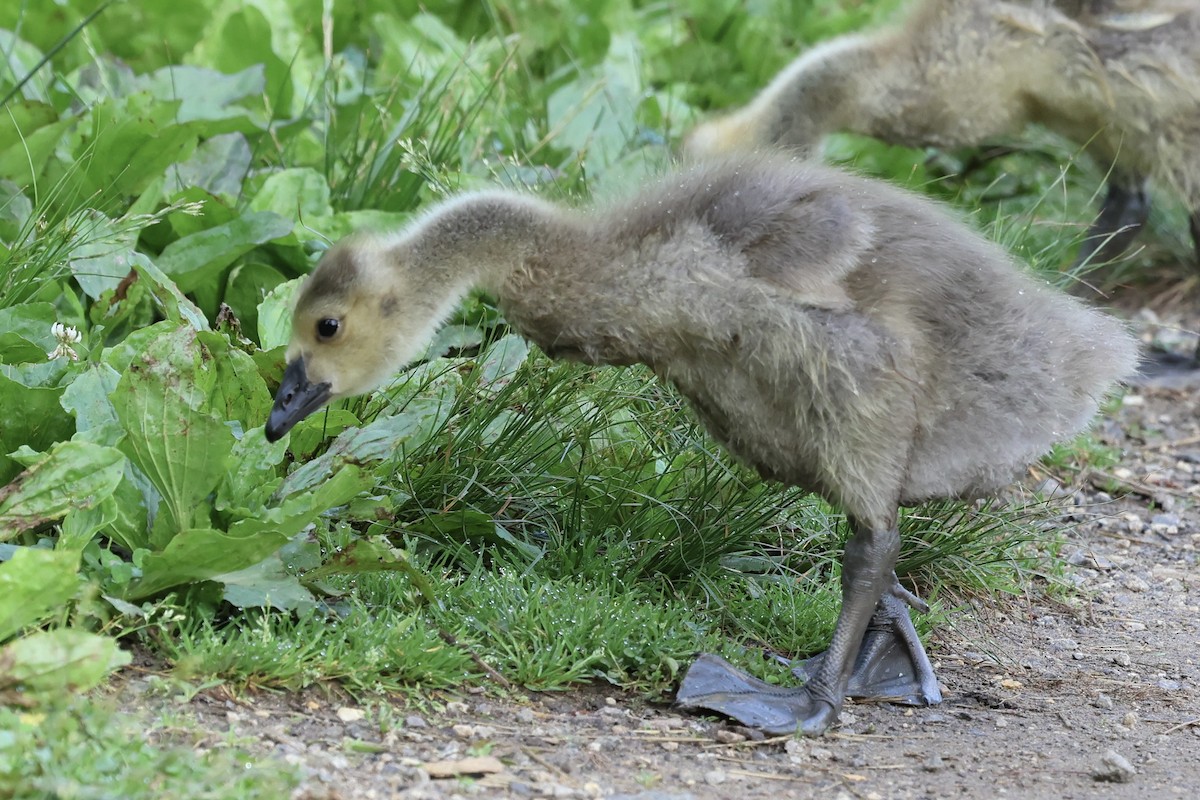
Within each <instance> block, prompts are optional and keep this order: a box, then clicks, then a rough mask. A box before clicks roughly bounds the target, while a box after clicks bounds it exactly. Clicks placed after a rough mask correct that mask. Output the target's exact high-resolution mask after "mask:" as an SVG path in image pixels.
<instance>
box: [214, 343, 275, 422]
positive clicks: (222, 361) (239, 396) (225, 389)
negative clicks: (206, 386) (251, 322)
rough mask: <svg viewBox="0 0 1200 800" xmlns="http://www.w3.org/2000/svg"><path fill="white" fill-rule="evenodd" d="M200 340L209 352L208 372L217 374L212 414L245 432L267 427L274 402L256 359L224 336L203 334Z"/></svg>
mask: <svg viewBox="0 0 1200 800" xmlns="http://www.w3.org/2000/svg"><path fill="white" fill-rule="evenodd" d="M196 340H197V342H198V343H199V344H200V345H201V346H202V347H204V348H205V349H206V350H207V352H208V359H209V360H208V361H207V362H206V368H207V369H211V370H215V371H216V375H215V379H214V380H213V382H212V389H211V391H210V392H209V396H208V406H207V407H208V409H209V411H210V412H211V413H212V414H214V415H215V416H216V417H217V419H220V420H225V421H229V420H238V421H239V422H241V423H242V430H244V431H246V430H250V429H251V428H255V427H259V426H261V425H263V424H264V422H265V420H266V418H267V414H268V413H269V412H270V410H271V402H272V399H271V393H270V392H268V391H267V385H266V384H265V383H263V379H262V377H261V376H260V375H259V374H258V367H256V366H255V364H254V359H252V358H251V357H250V356H249V355H247V354H246V353H245V352H243V351H242V350H239V349H237V348H236V347H232V346H230V344H229V339H228V338H226V336H225V335H224V334H220V333H213V332H211V331H202V332H200V333H198V334H197V335H196Z"/></svg>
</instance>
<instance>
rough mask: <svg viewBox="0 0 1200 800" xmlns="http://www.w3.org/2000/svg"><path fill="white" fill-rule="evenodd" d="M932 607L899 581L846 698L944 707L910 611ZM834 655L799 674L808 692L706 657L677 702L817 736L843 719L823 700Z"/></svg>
mask: <svg viewBox="0 0 1200 800" xmlns="http://www.w3.org/2000/svg"><path fill="white" fill-rule="evenodd" d="M909 608H914V609H917V610H918V611H928V610H929V607H928V606H927V605H926V604H925V603H924V602H922V601H921V600H920V599H919V598H918V597H917V596H916V595H914V594H912V593H911V592H909V591H908V590H907V589H905V588H904V587H903V586H901V585H900V583H899V581H897V580H896V579H895V576H894V575H893V576H892V585H891V587H890V588H889V589H887V590H886V591H884V593H883V595H882V597H880V599H879V602H878V604H877V605H876V607H875V612H874V614H873V615H872V616H871V621H870V623H869V624H868V626H867V628H866V632H865V633H864V634H863V637H862V640H861V646H860V648H859V649H858V653H857V655H856V656H855V658H854V662H853V669H852V671H851V672H850V675H849V681H848V683H847V684H846V689H845V692H844V694H845V696H848V697H855V698H870V699H872V700H880V701H887V702H895V703H903V704H906V705H934V704H936V703H940V702H941V701H942V692H941V688H940V687H939V686H938V682H937V677H936V676H935V675H934V674H933V665H932V664H930V662H929V656H927V655H926V654H925V648H924V647H922V646H921V640H920V639H919V638H918V637H917V631H916V628H915V627H913V624H912V619H911V618H910V617H909V615H908V609H909ZM827 656H828V651H826V652H825V653H821V654H819V655H817V656H814V657H813V658H810V659H808V660H807V661H805V662H803V663H802V664H801V665H799V666H797V667H796V668H795V669H794V670H793V672H794V673H795V674H796V676H797V677H799V678H801V679H803V680H804V681H805V684H804V685H803V686H800V687H796V688H782V687H779V686H772V685H771V684H769V683H764V682H763V681H760V680H758V679H757V678H754V677H752V676H750V675H748V674H746V673H745V672H742V671H741V670H739V669H737V668H736V667H734V666H733V665H732V664H730V663H729V662H728V661H726V660H724V659H723V658H720V657H718V656H714V655H707V654H706V655H701V656H700V657H699V658H697V659H696V661H695V662H694V663H693V664H692V666H691V667H690V668H689V669H688V671H687V674H685V675H684V677H683V682H682V683H681V684H680V686H679V692H678V694H677V695H676V697H675V702H676V703H677V704H678V705H680V706H683V707H684V708H703V709H706V710H709V711H716V712H718V713H720V714H724V715H725V716H727V717H732V718H733V719H736V720H737V721H738V722H740V723H742V724H743V725H747V726H749V727H752V728H758V729H760V730H763V731H765V732H767V733H770V734H785V733H792V732H794V731H797V730H799V731H801V732H802V733H805V734H808V735H817V734H820V733H823V732H824V731H825V730H827V729H828V728H829V727H830V726H831V725H832V724H833V722H834V721H835V720H836V719H837V712H838V710H839V708H840V706H841V700H842V698H841V697H836V698H834V697H822V696H821V691H820V688H819V687H821V686H822V685H828V682H827V681H822V680H820V677H819V676H820V674H821V673H822V671H824V672H826V673H828V672H830V671H831V670H832V669H833V668H834V666H835V665H834V664H829V663H826V662H827Z"/></svg>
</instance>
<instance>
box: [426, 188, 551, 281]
mask: <svg viewBox="0 0 1200 800" xmlns="http://www.w3.org/2000/svg"><path fill="white" fill-rule="evenodd" d="M559 215H560V212H559V211H558V210H557V209H555V207H554V206H552V205H550V204H549V203H546V202H544V201H542V200H539V199H537V198H535V197H529V196H527V195H522V194H518V193H516V192H504V191H488V192H478V193H473V194H468V195H464V196H462V197H459V198H455V199H453V200H450V201H447V202H445V203H443V204H441V205H439V206H437V207H436V208H434V209H433V210H432V211H431V212H430V213H429V214H428V215H427V216H426V217H425V219H424V220H422V221H421V222H420V223H418V224H417V225H416V226H415V228H414V229H413V233H412V235H411V237H410V238H408V241H407V242H405V245H406V246H407V247H406V249H407V255H408V256H409V257H410V258H412V259H413V261H414V263H415V264H416V265H417V266H418V268H420V270H421V271H422V272H424V273H425V274H427V275H431V276H434V277H435V279H437V280H442V281H444V283H443V286H446V287H453V289H454V290H455V293H456V294H460V296H461V295H465V294H466V293H467V292H469V291H470V290H471V289H472V288H476V287H478V288H482V289H485V290H487V291H489V292H491V293H493V294H496V293H497V292H498V290H499V288H500V286H501V285H503V283H504V282H505V281H506V280H507V279H508V277H509V276H510V275H511V274H512V273H513V272H514V271H515V270H517V269H520V268H521V266H522V265H523V264H524V263H525V262H526V260H527V259H528V258H529V257H530V256H532V255H533V254H535V253H537V252H538V251H539V250H541V249H542V248H543V246H544V243H545V241H546V240H547V239H548V238H549V237H551V236H553V235H554V232H555V230H556V228H557V227H558V226H557V222H558V219H559Z"/></svg>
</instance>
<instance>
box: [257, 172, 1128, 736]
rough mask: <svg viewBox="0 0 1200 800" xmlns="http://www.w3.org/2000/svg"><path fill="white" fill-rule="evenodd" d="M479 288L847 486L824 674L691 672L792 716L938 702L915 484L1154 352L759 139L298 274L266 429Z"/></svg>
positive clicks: (376, 379)
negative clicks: (795, 684)
mask: <svg viewBox="0 0 1200 800" xmlns="http://www.w3.org/2000/svg"><path fill="white" fill-rule="evenodd" d="M473 287H482V288H484V289H486V290H488V291H490V292H491V293H492V294H493V295H494V296H495V297H496V298H497V299H498V300H499V303H500V306H501V308H502V310H503V312H504V314H505V317H506V319H507V320H508V322H509V323H510V324H511V325H512V326H513V327H514V328H515V329H516V330H517V331H519V332H520V333H522V334H523V335H524V336H525V337H527V338H528V339H530V340H531V341H532V342H534V343H535V344H537V345H538V346H539V347H541V348H542V349H543V350H544V351H545V352H546V353H547V354H548V355H550V356H551V357H554V358H564V359H572V360H577V361H581V362H585V363H588V364H610V365H618V366H621V365H629V364H635V363H643V364H647V365H649V366H650V367H651V368H652V369H653V370H654V372H655V373H656V374H657V375H658V376H659V377H660V378H661V379H662V380H665V381H667V382H669V383H671V384H674V385H675V386H676V387H677V388H678V389H679V391H680V392H681V393H682V394H683V395H684V396H685V397H686V398H687V399H688V400H689V401H690V403H691V406H692V408H693V409H694V410H695V412H696V413H697V415H698V416H699V418H700V419H701V420H702V421H703V423H704V425H705V427H706V428H707V429H708V431H709V432H710V433H711V434H712V435H713V436H714V437H715V438H716V439H717V440H719V441H720V442H721V443H722V444H724V445H725V447H727V448H728V449H729V451H730V452H731V453H732V454H733V455H734V456H736V457H737V458H738V459H740V460H741V461H743V462H745V463H746V464H749V465H750V466H752V467H754V468H755V469H756V470H758V472H759V473H760V474H762V475H763V476H764V477H765V478H768V479H771V480H777V481H781V482H784V483H787V484H791V485H795V486H800V487H803V488H805V489H809V490H812V491H815V492H818V493H820V494H821V495H822V496H824V497H825V498H827V499H828V500H830V501H831V502H834V503H837V504H839V505H840V506H841V508H842V509H843V511H844V512H845V514H846V516H847V518H848V520H849V523H850V525H851V528H852V531H853V536H852V538H851V539H850V540H849V541H848V542H847V544H846V547H845V553H844V560H843V571H842V600H843V602H842V608H841V611H840V615H839V617H838V620H837V624H836V629H835V632H834V635H833V640H832V643H831V644H830V646H829V649H828V650H827V651H826V652H825V653H824V654H823V657H822V658H820V659H819V660H818V662H817V666H816V667H815V669H814V670H813V672H812V675H811V677H810V678H809V680H808V681H807V682H806V683H805V684H804V685H803V686H801V687H799V688H789V689H779V688H776V687H770V686H767V685H766V684H763V683H760V682H758V681H756V680H755V679H753V678H751V677H749V676H748V675H745V674H743V673H740V672H738V671H737V670H735V669H734V668H733V667H732V666H730V665H729V664H727V663H726V662H724V661H721V660H720V659H718V658H716V657H715V656H702V657H701V658H700V659H699V660H698V661H697V662H696V663H695V664H694V665H693V666H692V668H691V669H690V670H689V673H688V675H687V676H686V677H685V679H684V681H683V683H682V685H681V687H680V691H679V694H678V697H677V700H678V702H679V703H680V704H681V705H684V706H687V707H701V708H707V709H711V710H716V711H719V712H721V713H724V714H727V715H730V716H732V717H735V718H737V719H739V720H741V721H742V722H743V723H745V724H748V725H752V726H757V727H760V728H762V729H764V730H766V731H769V732H772V733H782V732H789V731H794V730H796V729H797V728H799V729H800V730H802V731H803V732H805V733H807V734H820V733H822V732H824V731H825V730H826V729H828V728H829V726H830V725H831V724H832V723H833V722H834V721H835V720H836V719H837V716H838V712H839V710H840V708H841V707H842V702H843V699H844V697H845V695H846V693H847V691H848V689H851V690H853V691H854V692H855V694H856V695H865V696H879V697H888V698H895V697H902V698H907V699H908V700H909V701H910V702H913V703H930V704H931V703H936V702H939V701H940V699H941V695H940V693H939V689H938V683H937V679H936V678H935V676H934V674H933V669H932V667H931V665H930V663H929V659H928V658H927V657H926V654H925V651H924V649H923V648H922V646H921V643H920V641H919V640H918V638H917V635H916V632H915V630H914V628H913V624H912V622H911V620H910V618H909V611H908V607H913V608H918V609H922V608H923V605H922V604H921V602H920V601H919V600H918V599H917V598H915V597H914V596H913V595H911V594H910V593H908V592H907V591H905V590H904V589H903V588H901V586H900V584H899V583H898V582H897V580H896V576H895V572H894V571H893V570H894V567H895V563H896V558H897V554H898V552H899V549H900V537H899V533H898V531H897V515H898V507H899V506H900V505H901V504H904V505H907V504H913V503H918V502H921V501H923V500H926V499H929V498H942V497H973V496H976V495H979V494H982V493H987V492H990V491H993V490H995V489H997V488H998V487H1003V486H1004V485H1006V484H1007V483H1008V482H1009V481H1011V480H1012V478H1013V476H1014V473H1016V472H1017V471H1018V470H1020V469H1021V468H1022V467H1023V466H1024V465H1026V464H1027V463H1028V462H1029V461H1031V460H1032V459H1035V458H1037V457H1038V456H1039V455H1040V454H1042V453H1044V452H1045V451H1046V450H1047V448H1049V447H1050V445H1051V444H1052V443H1053V442H1055V441H1057V440H1060V439H1062V438H1064V437H1067V436H1070V435H1071V434H1073V433H1075V432H1076V431H1078V430H1080V429H1081V428H1083V427H1084V426H1085V425H1086V424H1087V423H1088V421H1089V420H1090V419H1091V417H1092V416H1093V414H1094V413H1095V411H1096V408H1097V403H1098V401H1099V400H1100V399H1101V398H1102V397H1103V396H1104V395H1105V393H1106V392H1108V391H1109V389H1111V388H1112V386H1113V384H1114V383H1115V382H1116V381H1119V380H1121V379H1122V378H1123V377H1125V376H1127V375H1128V374H1129V373H1130V371H1131V369H1132V367H1133V364H1134V357H1135V345H1134V342H1133V340H1132V339H1131V337H1130V336H1129V335H1128V334H1127V333H1126V332H1125V330H1124V329H1123V327H1122V326H1121V325H1120V324H1119V323H1117V322H1116V321H1115V320H1113V319H1111V318H1110V317H1108V316H1106V315H1105V314H1103V313H1101V312H1099V311H1096V310H1093V309H1090V308H1088V307H1086V306H1085V305H1084V304H1082V303H1081V302H1079V301H1077V300H1075V299H1073V298H1069V297H1067V296H1065V295H1062V294H1060V293H1059V292H1056V291H1054V290H1052V289H1051V288H1049V287H1048V286H1046V285H1045V284H1044V283H1043V282H1042V281H1040V280H1037V279H1035V278H1034V277H1032V276H1030V275H1028V274H1026V272H1025V271H1024V270H1022V269H1021V268H1019V267H1018V266H1017V265H1016V264H1014V262H1013V261H1012V259H1011V258H1009V256H1008V255H1007V254H1006V253H1004V252H1003V251H1002V250H1000V249H999V248H997V247H996V246H995V245H993V244H990V243H989V242H988V241H987V240H985V239H984V238H983V237H981V236H979V235H977V234H975V233H973V232H972V231H970V230H968V229H967V228H966V227H964V226H963V225H962V224H960V223H959V222H957V221H955V220H954V219H953V218H952V217H951V216H949V215H948V214H947V213H946V212H945V211H943V210H942V209H941V208H940V207H938V206H937V205H935V204H934V203H932V202H930V201H928V200H924V199H921V198H919V197H917V196H914V195H912V194H909V193H906V192H904V191H901V190H899V189H896V188H892V187H889V186H887V185H885V184H883V183H880V182H876V181H871V180H867V179H863V178H859V177H853V176H850V175H846V174H843V173H841V172H838V171H835V170H832V169H829V168H825V167H822V166H820V165H812V164H804V163H801V162H798V161H795V160H792V159H789V158H786V157H784V156H781V155H774V156H772V155H758V156H748V157H745V158H742V159H739V160H731V161H716V162H712V163H708V164H704V165H693V166H692V167H690V168H688V169H685V170H683V171H681V172H678V173H676V174H674V175H670V176H668V177H667V178H665V179H664V180H662V181H661V182H660V183H658V184H657V185H655V186H652V187H650V188H647V189H646V190H644V191H643V192H642V193H641V194H639V195H637V196H635V197H633V198H630V199H628V200H627V201H626V202H624V203H621V204H619V205H615V206H612V207H609V208H598V209H594V210H591V211H575V210H567V209H563V208H559V207H556V206H554V205H551V204H548V203H546V202H543V201H541V200H538V199H535V198H533V197H528V196H524V195H521V194H515V193H509V192H503V191H489V192H480V193H476V194H468V195H464V196H462V197H460V198H458V199H455V200H451V201H448V202H446V203H443V204H441V205H439V206H438V207H436V208H435V209H433V210H432V211H431V212H430V213H428V214H427V215H426V216H425V217H424V218H422V219H420V220H418V221H416V222H414V223H413V224H412V225H410V226H409V227H408V228H407V229H406V230H403V231H401V232H399V233H397V234H391V235H357V236H354V237H351V238H349V239H347V240H345V241H343V242H340V243H338V244H337V245H335V246H334V247H333V248H331V249H330V250H329V252H328V253H326V255H325V256H324V258H323V259H322V260H321V263H320V264H319V265H318V267H317V268H316V270H315V271H314V272H313V273H312V275H311V276H310V277H309V278H308V279H307V280H306V281H305V283H304V284H303V285H302V286H301V288H300V289H299V291H298V297H297V302H296V306H295V310H294V314H293V332H292V338H291V342H290V344H289V346H288V351H287V359H288V364H287V368H286V371H285V374H284V377H283V380H282V382H281V385H280V387H279V391H278V393H277V394H276V397H275V404H274V407H273V408H272V410H271V413H270V418H269V420H268V422H267V425H266V435H267V438H268V439H270V440H271V441H275V440H278V439H279V438H280V437H282V436H284V435H285V434H286V433H287V432H288V431H289V430H290V429H291V428H292V426H293V425H295V424H296V423H297V422H298V421H299V420H301V419H303V418H304V417H306V416H307V415H309V414H311V413H313V412H314V411H316V410H317V409H319V408H320V407H321V406H323V405H324V404H325V403H326V402H328V401H329V400H331V399H334V398H339V397H346V396H349V395H357V394H361V393H363V392H368V391H370V390H371V389H372V388H374V387H375V386H377V385H379V384H380V383H381V382H382V381H384V380H386V379H388V378H389V377H390V376H392V375H394V374H395V372H396V371H397V370H398V369H399V368H400V367H402V366H403V365H405V364H406V363H408V362H410V361H412V360H413V359H415V358H417V357H418V356H419V355H420V354H421V353H422V352H423V349H424V348H425V346H426V345H427V343H428V342H429V340H430V339H431V337H432V336H433V334H434V332H435V331H436V330H437V328H438V326H439V324H441V323H442V322H443V321H444V320H445V319H446V318H447V316H448V315H449V314H450V313H451V312H452V310H453V309H454V308H455V307H456V306H457V305H458V303H459V302H460V301H461V300H462V298H463V297H464V296H465V295H466V294H467V292H468V291H469V290H471V289H472V288H473ZM868 628H870V630H868Z"/></svg>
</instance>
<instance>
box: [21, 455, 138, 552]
mask: <svg viewBox="0 0 1200 800" xmlns="http://www.w3.org/2000/svg"><path fill="white" fill-rule="evenodd" d="M124 467H125V457H124V456H123V455H121V453H120V451H118V450H116V449H114V448H112V447H104V446H102V445H98V444H92V443H91V442H75V441H68V442H59V443H58V444H56V445H54V446H53V447H52V448H50V451H49V452H48V453H47V454H46V457H45V458H43V459H42V460H41V461H39V462H37V463H35V464H34V465H32V466H31V467H29V468H28V469H26V470H25V471H24V472H22V473H21V474H20V475H18V476H17V477H16V479H15V480H13V481H12V482H11V483H10V484H8V485H7V486H4V487H0V540H5V539H9V538H11V537H12V536H14V535H16V534H18V533H20V532H21V531H25V530H29V529H31V528H36V527H37V526H38V525H41V524H43V523H46V522H51V521H53V520H56V519H60V518H61V517H62V516H63V515H65V514H66V513H67V512H68V511H71V510H72V509H90V508H94V507H95V506H97V505H98V504H100V503H101V502H103V501H104V500H105V499H106V498H108V497H110V496H111V495H112V493H113V491H115V490H116V488H117V484H118V483H120V481H121V473H122V470H123V469H124Z"/></svg>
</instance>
